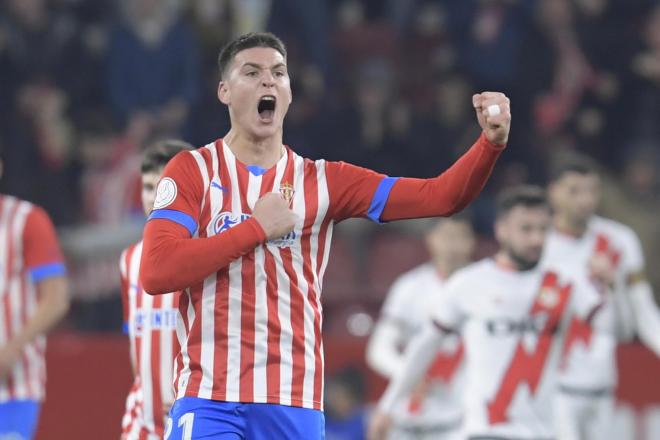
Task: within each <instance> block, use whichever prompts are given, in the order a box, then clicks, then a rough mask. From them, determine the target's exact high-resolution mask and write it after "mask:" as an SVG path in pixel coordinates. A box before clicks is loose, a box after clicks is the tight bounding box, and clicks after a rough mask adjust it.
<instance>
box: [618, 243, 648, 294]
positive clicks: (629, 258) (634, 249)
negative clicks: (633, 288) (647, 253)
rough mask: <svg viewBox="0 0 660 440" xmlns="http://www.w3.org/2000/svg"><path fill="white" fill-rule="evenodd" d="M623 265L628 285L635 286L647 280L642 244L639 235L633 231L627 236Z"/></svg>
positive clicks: (624, 244) (624, 245)
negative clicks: (638, 282) (636, 283)
mask: <svg viewBox="0 0 660 440" xmlns="http://www.w3.org/2000/svg"><path fill="white" fill-rule="evenodd" d="M621 264H622V269H623V270H624V273H625V277H626V281H627V282H628V283H630V284H634V283H635V282H637V281H640V280H643V279H644V278H645V275H644V270H645V267H644V266H645V263H644V252H643V250H642V244H641V243H640V241H639V238H638V237H637V234H635V232H633V231H632V230H629V231H628V233H627V234H626V236H625V240H624V243H623V255H622V261H621Z"/></svg>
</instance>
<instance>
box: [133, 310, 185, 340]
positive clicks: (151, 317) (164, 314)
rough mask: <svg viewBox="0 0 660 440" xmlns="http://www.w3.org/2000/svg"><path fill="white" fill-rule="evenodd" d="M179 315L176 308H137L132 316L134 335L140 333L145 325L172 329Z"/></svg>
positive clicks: (159, 328)
mask: <svg viewBox="0 0 660 440" xmlns="http://www.w3.org/2000/svg"><path fill="white" fill-rule="evenodd" d="M178 316H179V311H178V310H176V309H162V310H142V309H138V310H136V312H135V315H134V316H133V329H134V331H135V335H136V336H140V335H142V333H143V332H144V329H145V327H146V326H149V327H151V330H152V331H153V330H174V329H175V328H176V322H177V319H178Z"/></svg>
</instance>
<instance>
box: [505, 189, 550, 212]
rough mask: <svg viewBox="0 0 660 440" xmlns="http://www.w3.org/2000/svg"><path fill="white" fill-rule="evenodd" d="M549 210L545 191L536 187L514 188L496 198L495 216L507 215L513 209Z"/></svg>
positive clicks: (506, 190)
mask: <svg viewBox="0 0 660 440" xmlns="http://www.w3.org/2000/svg"><path fill="white" fill-rule="evenodd" d="M518 206H523V207H525V208H549V205H548V199H547V197H546V194H545V191H544V190H543V188H541V187H540V186H536V185H520V186H514V187H511V188H508V189H505V190H504V191H502V192H501V193H500V194H499V195H498V197H497V207H496V216H497V218H500V217H502V216H505V215H507V214H508V213H509V212H511V210H512V209H513V208H516V207H518Z"/></svg>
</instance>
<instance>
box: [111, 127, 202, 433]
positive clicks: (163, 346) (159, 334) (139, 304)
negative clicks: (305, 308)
mask: <svg viewBox="0 0 660 440" xmlns="http://www.w3.org/2000/svg"><path fill="white" fill-rule="evenodd" d="M191 149H192V146H190V145H189V144H186V143H184V142H181V141H174V140H167V141H162V142H159V143H156V144H154V145H152V146H151V147H149V148H148V149H147V150H146V151H145V152H144V156H143V158H142V166H141V168H142V169H141V174H142V207H143V208H144V213H145V214H146V215H149V214H150V213H151V210H152V208H153V205H154V198H155V196H156V186H157V185H158V180H160V176H161V174H162V172H163V169H164V168H165V165H167V162H169V160H170V159H172V158H173V157H174V156H175V155H176V154H177V153H179V152H180V151H183V150H191ZM141 254H142V241H139V242H137V243H135V244H132V245H131V246H129V247H128V248H127V249H125V250H124V252H122V255H121V259H120V261H119V267H120V271H121V299H122V304H123V308H124V326H125V330H126V331H127V332H128V336H129V339H130V350H131V366H132V367H133V373H134V376H135V377H134V380H133V384H132V386H131V389H130V391H129V393H128V397H127V398H126V411H125V413H124V417H123V419H122V435H121V438H122V439H123V440H157V439H162V438H163V436H164V434H165V415H166V414H167V411H169V409H170V407H171V406H172V403H173V402H174V394H173V390H172V380H173V378H174V376H173V365H174V356H176V354H177V353H178V352H179V342H178V340H177V336H176V321H177V319H178V316H177V315H178V314H179V311H178V303H179V292H175V293H168V294H165V295H160V296H156V297H154V296H151V295H147V294H145V293H144V290H143V289H142V283H140V277H139V274H140V257H141Z"/></svg>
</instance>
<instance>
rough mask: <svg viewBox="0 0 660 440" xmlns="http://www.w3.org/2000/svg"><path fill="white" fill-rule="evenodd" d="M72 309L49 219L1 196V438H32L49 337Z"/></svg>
mask: <svg viewBox="0 0 660 440" xmlns="http://www.w3.org/2000/svg"><path fill="white" fill-rule="evenodd" d="M0 153H1V151H0ZM1 175H2V161H1V160H0V176H1ZM68 308H69V293H68V286H67V279H66V268H65V266H64V258H63V256H62V253H61V251H60V247H59V244H58V241H57V235H56V233H55V228H54V227H53V224H52V222H51V220H50V218H49V217H48V214H47V213H46V212H45V211H44V210H43V209H41V208H39V207H37V206H34V205H32V204H31V203H29V202H26V201H23V200H19V199H17V198H14V197H11V196H6V195H1V194H0V438H11V439H31V438H32V437H33V435H34V431H35V429H36V426H37V421H38V418H39V409H40V404H41V401H42V400H43V399H44V397H45V380H46V365H45V351H46V333H47V332H48V331H49V330H50V329H51V328H52V327H53V326H54V325H55V324H56V323H57V322H58V321H59V320H60V319H62V317H64V315H65V314H66V312H67V310H68Z"/></svg>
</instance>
